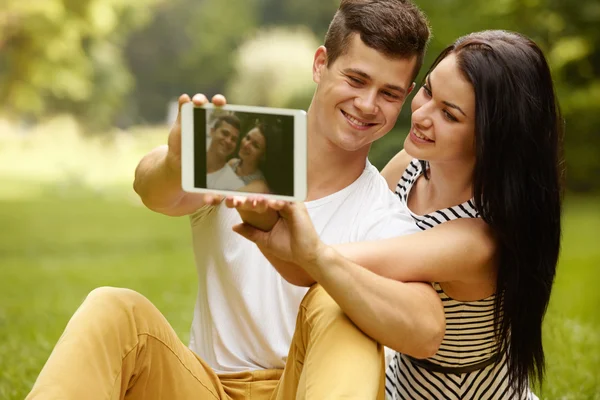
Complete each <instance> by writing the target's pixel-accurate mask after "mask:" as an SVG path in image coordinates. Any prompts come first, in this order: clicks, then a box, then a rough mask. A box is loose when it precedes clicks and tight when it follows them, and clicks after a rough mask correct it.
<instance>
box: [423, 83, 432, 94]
mask: <svg viewBox="0 0 600 400" xmlns="http://www.w3.org/2000/svg"><path fill="white" fill-rule="evenodd" d="M422 88H423V90H424V91H425V93H426V94H427V96H429V97H431V90H429V88H428V87H427V85H423V86H422Z"/></svg>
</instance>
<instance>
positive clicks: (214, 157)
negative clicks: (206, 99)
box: [194, 108, 294, 196]
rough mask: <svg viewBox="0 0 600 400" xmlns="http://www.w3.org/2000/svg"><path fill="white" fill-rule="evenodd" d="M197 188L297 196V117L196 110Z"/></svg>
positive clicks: (195, 151) (195, 150)
mask: <svg viewBox="0 0 600 400" xmlns="http://www.w3.org/2000/svg"><path fill="white" fill-rule="evenodd" d="M194 187H195V188H197V189H213V190H226V191H235V192H252V193H269V194H275V195H282V196H293V195H294V117H293V116H292V115H276V114H261V113H254V112H241V111H230V110H222V109H204V108H194Z"/></svg>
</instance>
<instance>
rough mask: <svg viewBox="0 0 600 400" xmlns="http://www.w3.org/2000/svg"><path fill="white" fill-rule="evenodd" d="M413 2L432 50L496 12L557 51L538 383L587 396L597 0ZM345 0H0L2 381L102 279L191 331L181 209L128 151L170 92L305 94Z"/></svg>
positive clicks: (163, 121)
mask: <svg viewBox="0 0 600 400" xmlns="http://www.w3.org/2000/svg"><path fill="white" fill-rule="evenodd" d="M416 2H417V4H418V5H419V6H420V7H421V8H422V9H423V10H424V11H425V13H426V14H427V15H428V17H429V19H430V21H431V25H432V27H433V34H434V36H433V39H432V42H431V45H430V48H429V52H428V56H427V59H426V63H425V65H426V66H427V65H429V64H430V63H431V61H432V60H433V58H434V57H435V55H437V54H438V53H439V51H440V50H441V49H442V48H443V47H445V46H446V45H448V44H450V43H451V42H452V41H453V40H454V39H456V38H457V37H458V36H460V35H463V34H466V33H469V32H472V31H476V30H481V29H490V28H501V29H510V30H516V31H519V32H522V33H524V34H526V35H528V36H530V37H531V38H533V39H534V40H535V41H536V42H537V43H538V44H539V45H540V46H541V47H542V49H543V50H544V52H545V54H546V55H547V57H548V59H549V61H550V64H551V67H552V71H553V75H554V78H555V82H556V88H557V91H558V95H559V99H560V102H561V106H562V110H563V113H564V117H565V123H566V135H565V159H566V163H565V167H566V171H567V175H566V177H567V178H566V183H567V190H566V196H565V212H564V233H563V244H562V251H561V259H560V264H559V269H558V274H557V278H556V281H555V286H554V290H553V294H552V299H551V303H550V307H549V310H548V314H547V317H546V320H545V323H544V346H545V350H546V356H547V363H548V366H547V376H546V380H545V382H544V385H543V387H542V388H541V389H540V388H537V389H536V391H537V392H538V394H539V395H540V398H542V399H565V400H566V399H569V400H570V399H596V400H598V399H600V334H599V333H600V311H598V310H599V308H600V307H599V306H600V290H598V288H597V287H596V286H597V285H598V284H599V282H600V239H599V238H600V2H598V1H597V0H580V1H574V0H494V1H489V0H469V1H467V0H416ZM338 4H339V3H338V1H337V0H301V1H299V0H0V399H11V400H12V399H22V398H24V396H25V394H26V393H27V391H28V390H29V389H30V388H31V385H32V384H33V382H34V380H35V378H36V376H37V374H38V373H39V371H40V369H41V367H42V365H43V364H44V362H45V360H46V359H47V357H48V355H49V354H50V352H51V350H52V348H53V346H54V344H55V343H56V341H57V340H58V338H59V336H60V334H61V332H62V330H63V328H64V326H65V324H66V322H67V321H68V319H69V317H70V316H71V315H72V314H73V312H74V311H75V309H76V308H77V306H78V305H79V304H80V303H81V301H82V300H83V299H84V297H85V295H86V294H87V293H88V292H89V291H90V290H92V289H93V288H95V287H98V286H104V285H110V286H119V287H129V288H133V289H135V290H137V291H139V292H141V293H143V294H144V295H146V296H147V297H148V298H149V299H150V300H151V301H152V302H154V304H156V305H157V306H158V308H159V309H160V310H161V311H162V312H163V313H164V314H165V315H166V317H167V319H168V320H169V321H170V322H171V323H172V325H173V327H174V328H175V329H176V331H177V333H178V334H179V336H180V337H181V339H182V340H183V341H185V342H187V340H188V336H189V333H188V330H189V326H190V323H191V318H192V310H193V304H194V300H195V292H196V284H195V281H196V276H195V268H194V266H193V260H192V251H191V248H190V234H189V229H188V222H187V220H186V218H169V217H165V216H161V215H158V214H155V213H152V212H150V211H148V210H146V209H145V208H144V207H143V206H142V205H141V204H140V202H139V200H138V198H137V196H135V194H134V193H133V190H132V188H131V183H132V179H133V171H134V168H135V166H136V164H137V161H138V160H139V159H140V158H141V157H142V156H143V154H145V153H146V152H147V151H148V150H150V149H151V148H152V147H154V146H156V145H158V144H162V143H165V141H166V137H167V134H168V129H169V128H168V124H169V122H170V121H171V120H172V119H173V107H172V102H173V101H174V100H175V99H176V98H177V96H178V95H179V94H180V93H184V92H186V93H195V92H203V93H206V94H208V95H209V96H210V95H213V94H216V93H224V94H225V95H226V96H227V98H228V100H229V102H230V103H237V104H252V105H263V106H277V107H293V108H303V109H306V107H307V106H308V104H309V100H310V97H311V96H312V92H313V90H314V85H313V83H312V81H311V62H312V57H313V54H314V50H315V49H316V47H317V46H318V45H319V44H321V43H322V41H323V36H324V33H325V31H326V29H327V25H328V23H329V21H330V19H331V17H332V15H333V13H334V12H335V9H336V8H337V5H338ZM420 78H422V75H421V76H420V77H419V79H420ZM409 110H410V107H409V103H408V102H407V104H406V105H405V107H404V110H403V112H402V114H401V117H400V118H399V120H398V124H397V126H396V128H395V129H394V131H392V132H391V133H390V134H388V135H387V136H386V137H385V138H383V139H382V140H380V141H379V142H378V143H376V144H375V145H374V146H373V149H372V151H371V155H370V159H371V161H372V162H373V163H374V164H375V165H376V166H377V167H379V168H381V167H382V166H383V165H385V162H386V161H387V160H389V159H390V157H391V156H392V155H393V154H395V153H396V152H397V151H398V150H400V149H401V148H402V142H403V139H404V136H405V134H406V132H407V131H408V129H407V127H408V124H409V122H410V112H409ZM534 156H535V154H532V157H534ZM530 245H532V246H534V245H535V238H531V242H530ZM82 356H85V355H82Z"/></svg>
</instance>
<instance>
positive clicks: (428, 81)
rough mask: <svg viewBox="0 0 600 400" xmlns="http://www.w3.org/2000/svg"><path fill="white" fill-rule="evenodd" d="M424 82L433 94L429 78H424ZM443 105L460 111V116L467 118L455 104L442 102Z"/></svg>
mask: <svg viewBox="0 0 600 400" xmlns="http://www.w3.org/2000/svg"><path fill="white" fill-rule="evenodd" d="M425 80H426V81H427V84H428V85H429V90H430V91H431V92H432V93H433V86H431V79H430V78H429V76H427V78H425ZM442 103H443V104H445V105H447V106H448V107H450V108H454V109H455V110H458V111H460V113H461V114H462V115H464V116H465V117H466V116H467V114H465V112H464V111H463V110H462V109H461V108H460V107H459V106H457V105H456V104H453V103H450V102H449V101H445V100H444V101H442Z"/></svg>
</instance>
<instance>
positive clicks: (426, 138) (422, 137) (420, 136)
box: [413, 131, 433, 142]
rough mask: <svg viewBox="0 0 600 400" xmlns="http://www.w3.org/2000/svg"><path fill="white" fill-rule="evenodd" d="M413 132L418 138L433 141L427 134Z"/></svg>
mask: <svg viewBox="0 0 600 400" xmlns="http://www.w3.org/2000/svg"><path fill="white" fill-rule="evenodd" d="M413 132H414V133H415V136H416V137H418V138H419V139H423V140H427V141H429V142H433V140H431V139H429V138H428V137H427V136H425V135H422V134H421V133H420V132H418V131H413Z"/></svg>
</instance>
